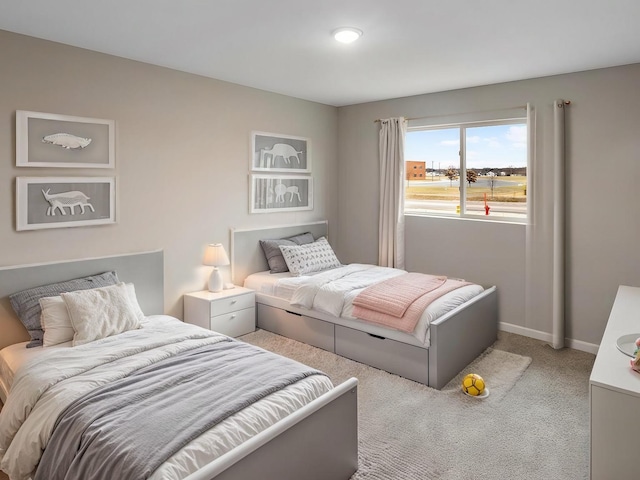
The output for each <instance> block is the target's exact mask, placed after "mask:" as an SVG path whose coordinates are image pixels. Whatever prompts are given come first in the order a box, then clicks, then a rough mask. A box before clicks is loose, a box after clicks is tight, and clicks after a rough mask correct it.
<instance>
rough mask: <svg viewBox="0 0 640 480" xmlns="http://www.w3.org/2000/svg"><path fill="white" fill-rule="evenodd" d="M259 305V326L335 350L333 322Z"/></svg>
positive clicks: (324, 348) (331, 350)
mask: <svg viewBox="0 0 640 480" xmlns="http://www.w3.org/2000/svg"><path fill="white" fill-rule="evenodd" d="M257 307H258V328H262V329H264V330H268V331H269V332H273V333H277V334H278V335H282V336H284V337H287V338H291V339H293V340H298V341H299V342H303V343H306V344H308V345H313V346H314V347H318V348H322V349H323V350H327V351H329V352H335V347H334V324H333V323H329V322H325V321H322V320H318V319H316V318H311V317H307V316H305V315H300V314H298V313H293V312H290V311H288V310H283V309H281V308H277V307H272V306H269V305H263V304H261V303H258V304H257Z"/></svg>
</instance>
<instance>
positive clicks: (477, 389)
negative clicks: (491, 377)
mask: <svg viewBox="0 0 640 480" xmlns="http://www.w3.org/2000/svg"><path fill="white" fill-rule="evenodd" d="M484 388H485V385H484V379H483V378H482V377H481V376H480V375H478V374H477V373H470V374H469V375H467V376H465V377H464V378H463V379H462V391H463V392H464V393H466V394H467V395H471V396H472V397H477V396H478V395H482V392H484Z"/></svg>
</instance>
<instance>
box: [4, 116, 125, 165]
mask: <svg viewBox="0 0 640 480" xmlns="http://www.w3.org/2000/svg"><path fill="white" fill-rule="evenodd" d="M16 166H17V167H49V168H115V121H113V120H105V119H101V118H88V117H75V116H70V115H58V114H54V113H43V112H31V111H27V110H17V111H16Z"/></svg>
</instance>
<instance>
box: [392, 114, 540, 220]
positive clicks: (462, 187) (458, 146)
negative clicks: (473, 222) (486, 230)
mask: <svg viewBox="0 0 640 480" xmlns="http://www.w3.org/2000/svg"><path fill="white" fill-rule="evenodd" d="M519 113H520V115H522V113H523V112H519ZM527 142H528V134H527V119H526V117H522V116H521V117H515V118H508V119H500V120H484V121H468V122H464V123H463V122H459V123H448V124H440V125H437V124H432V125H428V124H427V125H425V124H422V125H418V124H415V123H410V124H409V127H408V129H407V136H406V139H405V161H406V165H405V166H406V168H407V172H409V171H410V169H412V168H413V169H415V168H419V166H420V165H422V166H423V170H422V171H423V172H424V176H423V177H416V176H415V175H408V174H407V176H406V180H407V181H406V182H405V208H404V212H405V214H419V215H448V216H460V217H466V218H482V219H494V220H495V219H498V220H512V221H525V220H526V218H527V169H528V163H527V158H528V145H527ZM412 173H413V172H412Z"/></svg>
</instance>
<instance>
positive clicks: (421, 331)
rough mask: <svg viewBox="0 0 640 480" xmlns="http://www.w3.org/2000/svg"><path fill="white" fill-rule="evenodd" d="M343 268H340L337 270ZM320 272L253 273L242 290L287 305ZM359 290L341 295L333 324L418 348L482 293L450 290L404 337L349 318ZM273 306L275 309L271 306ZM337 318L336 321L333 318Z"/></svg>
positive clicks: (479, 290) (478, 289)
mask: <svg viewBox="0 0 640 480" xmlns="http://www.w3.org/2000/svg"><path fill="white" fill-rule="evenodd" d="M339 268H344V267H339ZM320 273H323V272H317V273H315V274H310V275H305V276H304V277H293V276H292V275H291V274H290V273H289V272H285V273H276V274H271V273H270V272H269V271H264V272H257V273H254V274H252V275H249V276H248V277H247V278H246V279H245V281H244V286H245V287H247V288H251V289H253V290H255V291H256V292H257V293H259V294H263V295H269V296H271V297H274V298H277V299H279V300H282V301H283V302H287V304H288V302H290V301H291V299H292V298H293V296H294V293H295V291H296V289H297V288H298V287H300V286H301V285H303V284H305V283H307V282H313V281H314V278H315V277H316V276H317V275H319V274H320ZM396 273H397V274H401V273H404V271H403V270H398V271H397V272H396ZM362 290H363V288H359V289H357V288H356V289H354V290H352V291H350V292H349V293H348V294H347V295H345V298H344V300H345V303H344V307H343V308H342V314H341V315H340V317H339V319H337V321H336V323H338V324H340V325H343V326H346V327H351V328H354V329H356V330H364V331H367V332H368V333H372V334H374V335H382V336H384V337H386V338H390V339H392V340H397V341H400V342H404V343H409V344H413V345H418V346H422V347H428V346H429V345H430V340H431V338H430V332H429V326H430V324H431V322H433V321H435V320H437V319H438V318H440V317H441V316H443V315H445V314H447V313H448V312H450V311H451V310H453V309H455V308H456V307H458V306H460V305H463V304H464V303H465V302H467V301H469V300H471V299H472V298H474V297H475V296H477V295H479V294H480V293H482V292H483V291H484V288H483V287H482V286H481V285H476V284H472V285H467V286H464V287H461V288H458V289H456V290H453V291H451V292H449V293H447V294H445V295H443V296H442V297H440V298H438V299H436V300H435V301H434V302H432V303H431V304H430V305H429V306H428V307H427V308H426V310H425V311H424V312H423V314H422V316H421V318H420V320H419V321H418V324H417V325H416V328H415V330H414V331H413V333H410V334H409V333H405V332H401V331H397V330H391V329H388V328H385V327H383V326H379V325H374V324H372V323H369V322H366V321H364V320H361V319H359V318H356V317H354V316H353V304H352V302H353V299H354V298H355V297H356V296H357V294H358V293H360V292H361V291H362ZM274 306H277V305H274ZM323 313H324V312H321V315H320V316H319V317H318V318H321V319H325V318H326V313H324V314H323ZM336 318H337V317H336Z"/></svg>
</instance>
